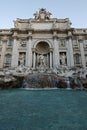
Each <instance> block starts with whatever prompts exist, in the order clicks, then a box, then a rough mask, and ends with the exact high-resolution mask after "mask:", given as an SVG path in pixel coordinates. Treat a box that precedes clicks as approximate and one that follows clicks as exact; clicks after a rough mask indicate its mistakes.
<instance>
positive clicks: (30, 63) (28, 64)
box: [26, 33, 32, 68]
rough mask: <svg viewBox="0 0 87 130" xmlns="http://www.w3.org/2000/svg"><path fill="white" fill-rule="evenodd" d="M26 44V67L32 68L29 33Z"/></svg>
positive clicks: (30, 35)
mask: <svg viewBox="0 0 87 130" xmlns="http://www.w3.org/2000/svg"><path fill="white" fill-rule="evenodd" d="M28 38H29V39H28V42H27V53H26V66H28V67H29V68H31V67H32V34H30V33H29V37H28Z"/></svg>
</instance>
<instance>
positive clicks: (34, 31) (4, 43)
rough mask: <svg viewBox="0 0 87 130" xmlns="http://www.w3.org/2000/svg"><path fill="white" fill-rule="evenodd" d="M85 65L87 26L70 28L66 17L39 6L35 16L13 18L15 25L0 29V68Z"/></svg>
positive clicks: (50, 67)
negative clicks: (59, 17) (55, 14)
mask: <svg viewBox="0 0 87 130" xmlns="http://www.w3.org/2000/svg"><path fill="white" fill-rule="evenodd" d="M19 65H24V66H26V67H29V68H33V69H36V68H39V67H42V66H44V67H47V68H49V69H52V68H55V67H56V66H62V65H64V66H68V67H83V68H85V67H86V66H87V28H84V29H82V28H78V29H76V28H72V27H71V22H70V20H69V19H68V18H65V19H57V18H51V13H50V12H48V11H46V9H43V8H42V9H40V10H39V11H38V12H36V13H35V14H34V18H30V19H19V18H17V19H16V20H15V21H14V28H11V29H0V68H6V67H9V68H10V67H11V68H15V67H17V66H19Z"/></svg>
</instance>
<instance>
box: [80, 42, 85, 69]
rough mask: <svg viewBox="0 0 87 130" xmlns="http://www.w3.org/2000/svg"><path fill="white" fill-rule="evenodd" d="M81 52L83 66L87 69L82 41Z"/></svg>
mask: <svg viewBox="0 0 87 130" xmlns="http://www.w3.org/2000/svg"><path fill="white" fill-rule="evenodd" d="M79 42H80V52H81V61H82V66H83V67H84V68H85V67H86V62H85V55H84V46H83V41H82V40H80V41H79Z"/></svg>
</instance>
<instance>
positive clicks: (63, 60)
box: [61, 53, 66, 65]
mask: <svg viewBox="0 0 87 130" xmlns="http://www.w3.org/2000/svg"><path fill="white" fill-rule="evenodd" d="M61 63H62V65H65V64H66V55H65V54H64V53H63V54H62V56H61Z"/></svg>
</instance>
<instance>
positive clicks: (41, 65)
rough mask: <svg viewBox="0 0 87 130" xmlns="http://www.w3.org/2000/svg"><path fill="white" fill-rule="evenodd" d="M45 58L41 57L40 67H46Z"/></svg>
mask: <svg viewBox="0 0 87 130" xmlns="http://www.w3.org/2000/svg"><path fill="white" fill-rule="evenodd" d="M45 65H46V64H45V57H44V55H40V56H39V66H40V67H45Z"/></svg>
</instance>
